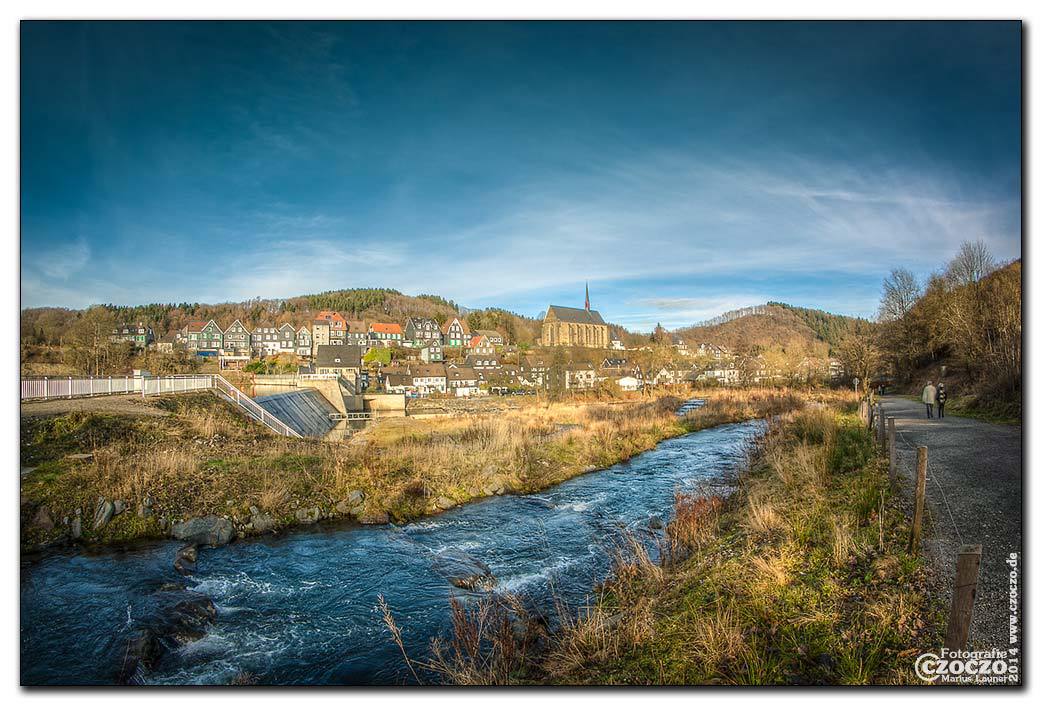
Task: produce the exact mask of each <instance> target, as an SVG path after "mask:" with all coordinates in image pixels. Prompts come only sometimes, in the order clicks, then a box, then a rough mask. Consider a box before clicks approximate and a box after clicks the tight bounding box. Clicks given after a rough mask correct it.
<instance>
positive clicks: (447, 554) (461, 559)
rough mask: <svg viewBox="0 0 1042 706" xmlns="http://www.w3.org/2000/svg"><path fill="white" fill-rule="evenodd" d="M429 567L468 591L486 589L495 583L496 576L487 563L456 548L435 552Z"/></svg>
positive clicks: (454, 584)
mask: <svg viewBox="0 0 1042 706" xmlns="http://www.w3.org/2000/svg"><path fill="white" fill-rule="evenodd" d="M431 568H433V569H434V570H435V571H436V572H438V573H439V574H441V575H442V576H444V577H445V578H446V579H448V582H449V583H451V584H452V585H453V586H456V587H457V588H465V589H467V590H468V591H476V590H488V589H490V588H492V587H493V586H495V585H496V577H495V576H493V575H492V570H491V569H490V568H488V564H486V563H485V562H483V561H481V560H479V559H475V558H474V557H472V556H471V555H470V554H467V553H466V552H461V551H459V550H457V549H446V550H444V551H441V552H438V553H437V554H435V555H434V562H433V563H432V564H431Z"/></svg>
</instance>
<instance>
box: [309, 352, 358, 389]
mask: <svg viewBox="0 0 1042 706" xmlns="http://www.w3.org/2000/svg"><path fill="white" fill-rule="evenodd" d="M314 368H315V372H316V373H318V374H319V375H328V374H330V373H335V374H337V375H339V376H340V377H342V378H344V379H345V380H347V381H348V382H350V383H351V384H354V385H358V386H359V387H365V385H363V384H361V383H363V382H364V381H362V380H360V378H361V372H362V349H361V348H360V347H359V346H345V345H342V344H341V345H325V346H319V347H318V350H317V351H316V352H315V361H314Z"/></svg>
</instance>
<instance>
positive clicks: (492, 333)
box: [474, 328, 507, 346]
mask: <svg viewBox="0 0 1042 706" xmlns="http://www.w3.org/2000/svg"><path fill="white" fill-rule="evenodd" d="M474 333H476V334H478V335H479V336H484V337H485V338H487V339H488V342H489V343H491V344H492V345H493V346H505V345H506V343H507V339H506V337H505V336H504V335H503V334H501V333H500V332H499V331H496V330H494V329H487V328H483V329H478V330H477V331H475V332H474Z"/></svg>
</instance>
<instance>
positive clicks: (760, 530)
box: [428, 407, 943, 685]
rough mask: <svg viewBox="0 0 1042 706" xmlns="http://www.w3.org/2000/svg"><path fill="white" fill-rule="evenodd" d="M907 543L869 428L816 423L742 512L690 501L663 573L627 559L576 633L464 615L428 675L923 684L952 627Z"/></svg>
mask: <svg viewBox="0 0 1042 706" xmlns="http://www.w3.org/2000/svg"><path fill="white" fill-rule="evenodd" d="M908 530H909V528H908V523H907V521H906V518H905V516H904V514H903V512H902V511H901V510H900V509H899V507H898V506H897V504H896V503H895V502H894V497H893V493H892V491H891V490H890V488H889V487H888V482H887V477H886V471H885V466H884V462H883V460H882V459H881V458H880V457H879V454H878V453H877V452H876V450H875V448H874V447H873V444H872V441H871V440H870V438H869V437H868V435H867V434H866V432H865V431H864V430H863V429H862V428H861V425H860V424H859V423H858V421H857V419H856V418H855V416H854V415H853V414H851V413H850V412H848V411H844V412H838V411H835V410H830V409H826V408H821V407H815V408H811V409H807V410H804V411H801V412H798V413H794V414H791V415H787V417H786V418H785V419H784V420H783V421H782V422H780V423H776V424H773V425H772V426H771V428H770V431H769V432H768V434H767V436H766V437H765V439H764V440H763V443H762V446H761V448H760V449H759V450H758V453H757V455H756V460H755V462H754V463H753V465H752V467H751V469H750V470H749V471H748V472H747V473H746V474H745V475H744V477H743V480H742V484H741V489H740V490H739V492H737V493H736V494H735V495H734V496H732V497H731V498H730V499H729V500H727V501H726V502H724V501H721V500H719V499H714V498H701V497H685V496H680V497H677V498H676V503H675V508H674V519H673V520H672V521H671V522H670V524H669V525H667V527H666V530H665V533H664V536H663V538H662V540H661V547H660V549H661V556H662V558H661V560H658V561H652V560H651V559H649V558H648V554H647V553H646V552H644V551H642V550H640V549H639V547H637V548H635V550H634V551H632V552H629V553H628V555H627V556H626V557H625V558H620V559H619V561H618V563H617V567H616V571H615V578H614V579H613V580H612V581H611V582H610V583H609V584H607V585H606V586H604V587H601V588H600V589H599V591H598V592H597V599H596V601H595V604H594V605H592V606H590V607H589V608H588V609H587V610H585V611H583V612H582V613H581V614H580V615H579V616H578V617H575V616H574V615H563V617H562V622H563V624H562V627H560V628H559V629H558V630H556V631H554V632H553V633H552V634H550V635H546V634H541V633H540V628H539V627H538V625H535V626H534V627H533V625H534V624H532V623H526V621H525V620H524V615H523V611H521V610H520V609H519V608H518V606H517V605H516V604H511V602H510V601H509V600H507V601H506V602H502V601H497V602H496V603H490V602H485V603H482V604H481V605H478V606H476V607H475V606H471V607H468V608H463V607H461V606H460V605H456V606H455V607H454V610H455V617H456V621H455V625H456V630H455V635H454V637H453V638H452V639H451V640H449V641H448V642H447V643H443V644H437V645H435V651H434V654H435V657H434V662H433V664H431V665H428V666H430V667H431V668H433V669H434V671H435V672H437V673H439V675H440V677H441V678H444V679H446V680H448V681H450V682H455V683H464V684H472V683H527V684H747V685H749V684H915V683H919V682H918V680H917V679H916V678H915V676H914V674H913V671H912V666H913V662H914V658H915V655H917V654H919V653H920V652H921V651H923V650H924V649H925V648H927V647H934V646H936V645H937V644H940V643H939V636H938V635H936V634H935V632H934V626H937V625H941V624H943V620H942V615H941V613H940V612H939V610H938V607H937V606H936V605H935V604H934V603H933V602H932V601H931V599H930V597H929V594H928V592H927V588H926V572H925V569H924V567H923V565H922V564H921V560H920V558H919V557H917V556H915V555H913V554H911V553H909V552H908V551H907V547H906V545H907V540H908ZM519 614H520V615H521V619H520V620H519V618H518V615H519ZM504 616H505V617H504ZM519 622H520V624H522V625H525V624H528V625H529V627H530V629H529V630H526V631H522V632H520V633H519V631H518V630H517V627H516V626H517V625H518V624H519ZM519 634H520V635H522V637H518V635H519Z"/></svg>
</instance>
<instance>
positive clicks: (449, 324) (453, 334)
mask: <svg viewBox="0 0 1042 706" xmlns="http://www.w3.org/2000/svg"><path fill="white" fill-rule="evenodd" d="M441 333H442V344H443V345H446V346H454V347H456V348H459V347H462V346H464V345H466V343H467V342H468V341H469V340H470V327H468V326H467V322H466V321H463V320H462V319H460V318H458V317H453V318H451V319H449V320H448V321H446V322H445V323H444V324H442V327H441Z"/></svg>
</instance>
